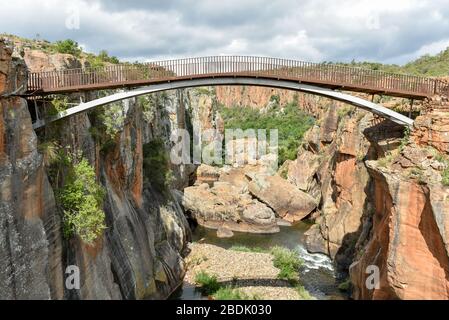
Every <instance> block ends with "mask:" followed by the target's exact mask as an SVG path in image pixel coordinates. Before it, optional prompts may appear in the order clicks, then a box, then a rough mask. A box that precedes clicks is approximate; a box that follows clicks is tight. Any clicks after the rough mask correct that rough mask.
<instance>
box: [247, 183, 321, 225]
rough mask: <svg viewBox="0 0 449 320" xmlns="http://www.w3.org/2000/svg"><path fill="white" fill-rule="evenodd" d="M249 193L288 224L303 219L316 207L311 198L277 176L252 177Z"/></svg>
mask: <svg viewBox="0 0 449 320" xmlns="http://www.w3.org/2000/svg"><path fill="white" fill-rule="evenodd" d="M249 191H250V192H251V194H253V195H254V196H255V197H256V198H257V199H259V200H260V201H262V202H263V203H265V204H267V205H268V206H269V207H270V208H272V209H273V210H274V211H275V212H276V214H278V215H279V216H280V217H281V218H283V219H285V220H287V221H290V222H295V221H300V220H302V219H304V218H305V217H307V216H308V215H309V214H310V213H312V211H313V210H315V208H316V207H317V204H316V202H315V200H314V199H313V198H312V197H311V196H309V195H308V194H306V193H304V192H302V191H300V190H298V189H297V188H296V187H295V186H294V185H292V184H291V183H289V182H288V181H286V180H284V179H282V178H281V177H279V176H264V175H253V177H252V181H251V182H250V184H249Z"/></svg>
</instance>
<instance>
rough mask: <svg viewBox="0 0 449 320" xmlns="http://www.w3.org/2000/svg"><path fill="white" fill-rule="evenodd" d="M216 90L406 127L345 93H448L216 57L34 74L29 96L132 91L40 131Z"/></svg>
mask: <svg viewBox="0 0 449 320" xmlns="http://www.w3.org/2000/svg"><path fill="white" fill-rule="evenodd" d="M216 85H255V86H266V87H275V88H282V89H289V90H297V91H301V92H306V93H312V94H316V95H320V96H324V97H328V98H331V99H335V100H338V101H342V102H346V103H348V104H352V105H354V106H356V107H359V108H362V109H365V110H368V111H370V112H373V113H375V114H378V115H380V116H382V117H384V118H387V119H390V120H392V121H394V122H396V123H399V124H402V125H408V126H410V125H412V124H413V120H412V119H410V118H408V117H405V116H403V115H401V114H399V113H396V112H394V111H392V110H389V109H387V108H385V107H383V106H381V105H379V104H375V103H372V102H370V101H368V100H365V99H361V98H358V97H356V96H353V95H350V94H348V93H344V92H341V90H344V91H351V92H363V93H368V94H385V95H390V96H396V97H403V98H409V99H413V100H422V99H425V98H428V97H431V96H433V95H435V94H438V93H441V92H445V91H446V90H448V88H447V87H445V84H444V83H443V82H442V81H439V80H437V79H432V78H425V77H418V76H410V75H401V74H391V73H385V72H380V71H375V70H367V69H362V68H351V67H346V66H340V65H334V64H318V63H309V62H301V61H295V60H286V59H277V58H266V57H249V56H214V57H202V58H190V59H178V60H165V61H159V62H151V63H144V64H117V65H111V66H107V67H102V68H85V69H68V70H62V71H51V72H33V73H29V74H28V84H27V90H26V95H27V96H37V95H39V96H41V95H48V94H64V93H72V92H80V91H92V90H104V89H117V88H128V89H131V90H130V91H126V92H120V93H116V94H112V95H110V96H108V97H104V98H100V99H96V100H93V101H90V102H87V103H82V104H80V105H78V106H76V107H73V108H70V109H68V110H66V111H64V112H62V113H60V114H58V115H57V116H55V117H53V118H51V119H46V120H45V121H44V120H39V121H37V122H36V123H35V124H34V128H36V129H37V128H40V127H42V126H44V125H45V124H46V123H49V122H52V121H55V120H58V119H62V118H65V117H68V116H71V115H73V114H77V113H79V112H83V111H87V110H89V109H92V108H95V107H98V106H102V105H106V104H109V103H111V102H115V101H120V100H123V99H129V98H132V97H136V96H140V95H145V94H149V93H153V92H158V91H164V90H171V89H179V88H188V87H198V86H216ZM135 88H138V89H135Z"/></svg>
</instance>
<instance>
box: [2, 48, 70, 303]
mask: <svg viewBox="0 0 449 320" xmlns="http://www.w3.org/2000/svg"><path fill="white" fill-rule="evenodd" d="M11 54H12V48H10V47H7V46H6V44H5V42H0V88H1V89H0V93H2V91H3V90H5V91H7V92H8V93H9V92H11V91H12V90H15V84H18V85H19V86H20V82H19V80H20V79H21V75H22V72H23V69H21V68H18V69H17V71H18V72H19V74H18V75H17V77H16V76H15V74H13V73H14V72H15V71H16V69H15V68H16V67H18V66H21V65H20V64H18V63H17V62H15V61H13V60H12V59H11ZM13 78H16V79H17V80H18V82H17V83H14V84H12V83H11V81H10V79H13ZM60 229H61V223H60V219H59V216H58V214H57V211H56V204H55V200H54V195H53V190H52V188H51V186H50V184H49V182H48V179H47V175H46V172H45V168H44V165H43V161H42V156H41V155H40V154H39V153H38V150H37V137H36V135H35V133H34V131H33V129H32V126H31V118H30V116H29V113H28V108H27V104H26V102H25V101H24V100H23V99H20V98H0V261H1V262H2V264H1V265H2V270H1V271H0V299H50V298H54V299H61V298H62V297H63V295H64V289H63V279H62V275H63V268H62V260H61V251H62V240H61V230H60Z"/></svg>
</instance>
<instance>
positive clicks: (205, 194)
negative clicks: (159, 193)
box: [183, 182, 279, 233]
mask: <svg viewBox="0 0 449 320" xmlns="http://www.w3.org/2000/svg"><path fill="white" fill-rule="evenodd" d="M183 205H184V208H185V209H186V210H188V211H189V212H191V213H192V214H193V216H194V217H195V219H196V220H197V221H198V223H199V224H201V225H204V226H206V227H209V228H214V229H217V228H220V227H226V228H228V229H230V230H233V231H240V232H252V233H275V232H278V231H279V227H278V226H277V224H276V217H275V214H274V212H273V211H272V210H271V209H270V208H268V207H266V206H265V205H264V204H262V203H260V202H259V201H257V200H254V199H252V198H251V196H250V195H249V194H248V193H241V192H240V190H239V189H238V188H236V187H234V186H233V185H231V184H230V183H228V182H216V183H215V184H214V186H213V187H212V188H210V187H209V185H207V184H202V185H200V186H197V187H189V188H186V189H185V190H184V199H183Z"/></svg>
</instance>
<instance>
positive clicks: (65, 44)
mask: <svg viewBox="0 0 449 320" xmlns="http://www.w3.org/2000/svg"><path fill="white" fill-rule="evenodd" d="M54 48H55V50H56V52H58V53H67V54H72V55H74V56H79V55H80V54H81V52H82V49H81V48H80V46H79V45H78V42H76V41H73V40H72V39H66V40H60V41H56V42H55V44H54Z"/></svg>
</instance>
